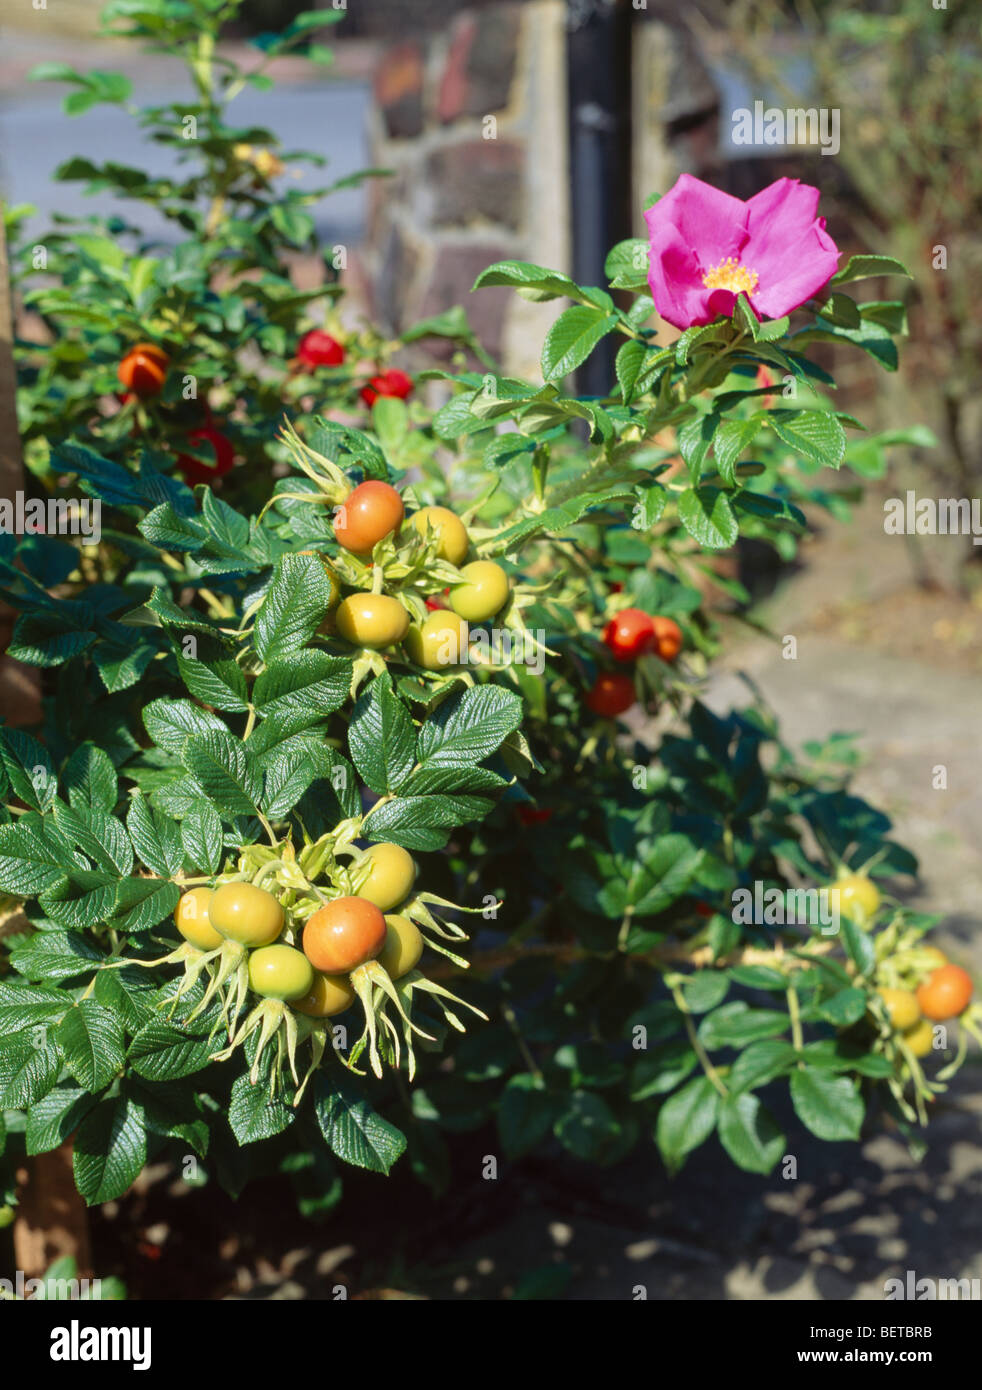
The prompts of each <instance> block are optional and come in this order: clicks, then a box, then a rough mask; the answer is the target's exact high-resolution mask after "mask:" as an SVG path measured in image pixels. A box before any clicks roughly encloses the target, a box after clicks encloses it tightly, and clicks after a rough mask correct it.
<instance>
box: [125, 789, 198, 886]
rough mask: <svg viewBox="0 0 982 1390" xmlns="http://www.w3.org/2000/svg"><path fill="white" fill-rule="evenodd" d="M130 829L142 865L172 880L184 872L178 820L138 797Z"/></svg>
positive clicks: (132, 805)
mask: <svg viewBox="0 0 982 1390" xmlns="http://www.w3.org/2000/svg"><path fill="white" fill-rule="evenodd" d="M126 829H127V830H128V831H129V836H130V840H131V842H132V844H133V848H134V849H135V850H136V852H137V854H138V855H139V856H140V861H141V863H143V864H145V865H146V867H147V868H148V869H150V870H152V872H153V873H155V874H157V875H158V877H160V878H170V877H171V875H173V874H176V873H179V872H180V869H181V867H182V865H183V862H184V854H183V851H182V848H181V830H180V829H179V828H178V825H177V823H176V821H173V820H171V819H170V818H169V817H167V816H163V815H161V813H160V812H159V811H156V810H154V809H153V807H152V806H151V805H150V804H149V802H148V801H147V799H146V798H145V797H144V796H141V795H139V794H137V795H135V796H134V797H133V800H132V801H131V802H130V809H129V814H128V815H127V817H126Z"/></svg>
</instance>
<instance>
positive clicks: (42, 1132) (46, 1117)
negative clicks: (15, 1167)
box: [24, 1085, 95, 1157]
mask: <svg viewBox="0 0 982 1390" xmlns="http://www.w3.org/2000/svg"><path fill="white" fill-rule="evenodd" d="M93 1105H95V1096H91V1095H89V1094H88V1093H87V1092H86V1091H83V1090H82V1089H80V1088H79V1087H78V1086H68V1085H64V1086H56V1087H55V1088H54V1089H53V1090H51V1091H49V1092H48V1094H47V1095H46V1096H41V1098H40V1099H39V1100H36V1101H35V1102H34V1104H33V1105H32V1106H31V1107H30V1108H29V1110H28V1112H27V1125H26V1128H25V1131H24V1147H25V1149H26V1150H27V1153H28V1155H30V1156H31V1157H34V1156H35V1155H36V1154H46V1153H50V1152H51V1150H52V1149H57V1148H58V1147H59V1146H60V1145H61V1144H63V1143H64V1142H65V1140H66V1139H67V1138H69V1136H70V1135H71V1134H72V1133H73V1132H74V1131H75V1130H76V1129H77V1127H78V1126H79V1124H81V1122H82V1120H83V1119H84V1118H85V1116H86V1115H87V1114H88V1112H89V1111H90V1110H91V1109H92V1107H93Z"/></svg>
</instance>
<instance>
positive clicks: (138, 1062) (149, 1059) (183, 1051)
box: [127, 1018, 218, 1081]
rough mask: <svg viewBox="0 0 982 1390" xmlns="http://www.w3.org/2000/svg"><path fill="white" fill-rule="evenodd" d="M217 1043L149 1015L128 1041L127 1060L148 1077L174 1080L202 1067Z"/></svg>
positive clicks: (136, 1070)
mask: <svg viewBox="0 0 982 1390" xmlns="http://www.w3.org/2000/svg"><path fill="white" fill-rule="evenodd" d="M217 1048H218V1044H217V1043H216V1042H215V1041H214V1039H212V1038H211V1037H210V1036H209V1035H208V1034H207V1033H204V1034H202V1033H192V1032H189V1031H187V1030H186V1029H183V1028H180V1027H179V1026H178V1025H176V1024H174V1023H168V1022H166V1021H165V1020H164V1019H162V1018H151V1019H148V1021H147V1022H146V1023H145V1024H144V1025H143V1027H142V1028H141V1029H140V1031H139V1032H138V1033H137V1034H136V1036H135V1037H134V1038H133V1041H132V1042H131V1043H130V1047H129V1052H128V1053H127V1060H128V1061H129V1064H130V1066H131V1067H132V1068H133V1070H134V1071H135V1072H137V1073H138V1074H139V1075H140V1076H145V1077H146V1078H147V1080H148V1081H176V1080H177V1079H178V1078H179V1077H182V1076H191V1075H192V1074H193V1073H194V1072H196V1071H201V1070H202V1069H203V1068H204V1067H206V1066H207V1065H208V1063H209V1061H210V1059H211V1054H212V1053H213V1052H214V1051H216V1050H217Z"/></svg>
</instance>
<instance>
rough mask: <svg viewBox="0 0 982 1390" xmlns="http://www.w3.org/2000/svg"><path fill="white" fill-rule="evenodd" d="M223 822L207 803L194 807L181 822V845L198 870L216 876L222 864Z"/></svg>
mask: <svg viewBox="0 0 982 1390" xmlns="http://www.w3.org/2000/svg"><path fill="white" fill-rule="evenodd" d="M222 843H223V842H222V821H221V817H220V816H219V814H218V812H217V811H216V810H215V808H214V806H211V805H210V804H209V803H208V802H207V801H205V802H202V804H201V805H200V806H193V807H192V808H191V810H190V811H189V812H188V813H187V815H186V816H185V817H184V819H183V820H182V821H181V844H182V846H183V848H184V853H185V854H186V855H187V857H188V859H189V860H190V861H191V863H192V864H193V865H194V867H195V868H196V869H205V870H207V872H208V873H210V874H215V873H217V872H218V870H219V869H220V868H221V864H222Z"/></svg>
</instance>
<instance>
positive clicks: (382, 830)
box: [363, 796, 494, 850]
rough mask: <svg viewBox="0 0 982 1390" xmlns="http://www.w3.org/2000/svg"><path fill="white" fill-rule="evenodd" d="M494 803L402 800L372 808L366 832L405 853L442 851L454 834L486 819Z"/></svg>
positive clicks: (447, 798) (474, 798)
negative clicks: (452, 832)
mask: <svg viewBox="0 0 982 1390" xmlns="http://www.w3.org/2000/svg"><path fill="white" fill-rule="evenodd" d="M493 804H494V803H493V802H491V801H488V800H487V799H486V798H484V797H478V796H399V797H396V798H395V799H394V800H393V801H385V802H382V803H381V804H380V805H378V806H373V807H372V809H371V810H370V811H369V812H368V815H367V816H366V817H365V822H364V825H363V829H364V832H365V834H366V835H368V836H370V837H371V838H372V839H373V840H391V841H392V842H393V843H394V844H397V845H403V846H404V847H405V848H406V849H420V850H431V849H442V848H443V846H444V845H445V844H446V843H447V840H448V839H449V838H450V832H451V830H454V829H456V828H457V827H458V826H460V825H464V824H465V823H466V822H467V821H470V820H480V819H481V818H482V817H484V816H486V815H487V814H488V812H489V811H490V810H491V808H492V806H493Z"/></svg>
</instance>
